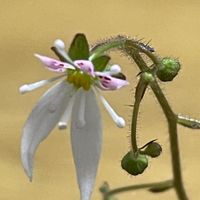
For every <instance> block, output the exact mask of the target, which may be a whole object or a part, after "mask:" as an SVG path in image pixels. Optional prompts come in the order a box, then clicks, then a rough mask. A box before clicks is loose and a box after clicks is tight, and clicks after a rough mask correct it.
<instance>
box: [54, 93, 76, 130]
mask: <svg viewBox="0 0 200 200" xmlns="http://www.w3.org/2000/svg"><path fill="white" fill-rule="evenodd" d="M75 96H76V95H73V96H72V97H71V99H70V100H69V103H68V105H67V107H66V110H65V112H64V113H63V115H62V117H61V119H60V121H59V123H58V128H59V129H66V128H67V124H68V122H69V119H70V118H71V114H72V108H73V105H74V99H75Z"/></svg>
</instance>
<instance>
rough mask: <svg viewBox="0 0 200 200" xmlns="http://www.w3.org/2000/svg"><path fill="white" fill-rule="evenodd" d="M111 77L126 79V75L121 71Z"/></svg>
mask: <svg viewBox="0 0 200 200" xmlns="http://www.w3.org/2000/svg"><path fill="white" fill-rule="evenodd" d="M112 77H114V78H118V79H122V80H126V76H125V75H124V74H123V73H121V72H120V73H118V74H113V75H112Z"/></svg>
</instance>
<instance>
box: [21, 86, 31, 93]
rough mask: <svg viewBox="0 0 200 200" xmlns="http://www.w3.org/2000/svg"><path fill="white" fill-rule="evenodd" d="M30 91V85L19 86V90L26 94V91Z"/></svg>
mask: <svg viewBox="0 0 200 200" xmlns="http://www.w3.org/2000/svg"><path fill="white" fill-rule="evenodd" d="M29 91H30V88H29V86H28V85H22V86H21V87H20V88H19V92H20V93H21V94H25V93H27V92H29Z"/></svg>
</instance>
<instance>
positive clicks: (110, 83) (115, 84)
mask: <svg viewBox="0 0 200 200" xmlns="http://www.w3.org/2000/svg"><path fill="white" fill-rule="evenodd" d="M98 78H99V82H98V86H99V87H100V88H101V89H102V90H117V89H120V88H121V87H123V86H126V85H128V84H129V82H128V81H126V80H122V79H119V78H114V77H112V76H109V75H103V73H102V75H99V76H98Z"/></svg>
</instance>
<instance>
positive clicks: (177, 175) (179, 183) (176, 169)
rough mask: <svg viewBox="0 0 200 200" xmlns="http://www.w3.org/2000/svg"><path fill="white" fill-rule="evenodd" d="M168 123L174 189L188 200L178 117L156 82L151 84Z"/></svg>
mask: <svg viewBox="0 0 200 200" xmlns="http://www.w3.org/2000/svg"><path fill="white" fill-rule="evenodd" d="M149 84H150V86H151V88H152V90H153V92H154V94H155V96H156V97H157V99H158V102H159V103H160V105H161V107H162V109H163V112H164V113H165V116H166V118H167V121H168V126H169V138H170V148H171V155H172V169H173V177H174V187H175V189H176V192H177V195H178V197H179V199H180V200H188V197H187V195H186V192H185V189H184V186H183V180H182V176H181V164H180V153H179V145H178V136H177V117H176V115H175V114H174V112H173V111H172V109H171V107H170V105H169V104H168V102H167V100H166V98H165V96H164V94H163V92H162V90H161V89H160V87H159V85H158V83H157V82H156V80H154V81H152V82H150V83H149Z"/></svg>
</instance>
